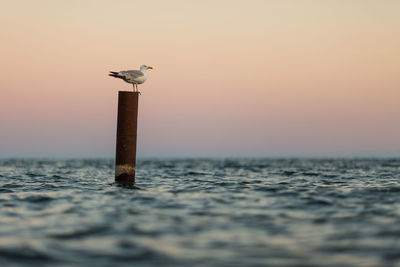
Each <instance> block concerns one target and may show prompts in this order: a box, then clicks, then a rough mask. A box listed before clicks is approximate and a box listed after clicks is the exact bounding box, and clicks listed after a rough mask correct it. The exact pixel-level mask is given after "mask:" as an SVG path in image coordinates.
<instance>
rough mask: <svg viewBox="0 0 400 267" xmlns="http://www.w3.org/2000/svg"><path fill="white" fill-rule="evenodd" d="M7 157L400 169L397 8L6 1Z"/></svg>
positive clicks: (3, 124)
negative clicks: (135, 92)
mask: <svg viewBox="0 0 400 267" xmlns="http://www.w3.org/2000/svg"><path fill="white" fill-rule="evenodd" d="M0 6H1V8H0V36H1V49H0V60H1V63H0V129H1V130H0V157H3V158H7V157H113V156H114V152H115V128H116V110H117V106H116V104H117V92H118V90H130V89H131V88H132V87H131V86H130V85H129V84H125V83H123V82H121V81H119V80H116V79H113V78H111V77H108V76H107V72H108V71H109V70H124V69H137V68H138V67H139V65H141V64H147V65H150V66H153V67H154V70H153V71H152V72H151V73H150V78H149V80H148V81H147V82H146V83H145V84H143V85H141V86H140V90H141V91H142V95H141V98H140V107H139V108H140V110H139V133H138V134H139V135H138V157H139V158H140V157H164V156H172V157H181V156H194V157H197V156H211V157H240V156H257V157H260V156H261V157H262V156H265V157H271V156H278V157H285V156H307V157H310V156H316V157H341V156H400V16H399V14H400V1H396V0H393V1H391V0H376V1H368V0H358V1H355V0H346V1H336V0H335V1H329V0H324V1H322V0H321V1H306V0H304V1H299V0H293V1H285V0H276V1H231V0H230V1H215V0H214V1H188V0H182V1H143V0H142V1H100V0H96V1H82V0H79V1H78V0H77V1H73V0H72V1H70V0H68V1H67V0H65V1H56V0H49V1H39V0H38V1H18V0H13V1H0Z"/></svg>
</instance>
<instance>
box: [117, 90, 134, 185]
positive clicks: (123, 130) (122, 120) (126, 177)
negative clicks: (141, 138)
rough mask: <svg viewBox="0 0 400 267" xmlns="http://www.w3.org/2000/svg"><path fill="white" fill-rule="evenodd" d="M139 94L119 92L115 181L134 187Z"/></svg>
mask: <svg viewBox="0 0 400 267" xmlns="http://www.w3.org/2000/svg"><path fill="white" fill-rule="evenodd" d="M138 104H139V92H127V91H119V92H118V118H117V144H116V154H115V181H117V182H120V183H123V184H127V185H133V184H134V183H135V169H136V140H137V116H138Z"/></svg>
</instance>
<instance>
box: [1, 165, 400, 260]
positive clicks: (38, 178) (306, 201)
mask: <svg viewBox="0 0 400 267" xmlns="http://www.w3.org/2000/svg"><path fill="white" fill-rule="evenodd" d="M399 180H400V159H296V158H293V159H271V158H267V159H142V160H138V162H137V170H136V183H135V186H134V187H127V186H123V185H119V184H117V183H115V182H114V161H113V160H112V159H85V160H81V159H79V160H76V159H72V160H44V159H4V160H0V266H219V267H221V266H318V267H319V266H330V267H333V266H390V267H391V266H400V183H399Z"/></svg>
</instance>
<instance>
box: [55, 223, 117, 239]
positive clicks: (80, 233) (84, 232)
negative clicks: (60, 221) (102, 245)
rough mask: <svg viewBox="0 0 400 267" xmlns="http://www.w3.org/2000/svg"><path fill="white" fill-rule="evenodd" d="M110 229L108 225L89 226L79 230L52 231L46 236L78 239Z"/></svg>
mask: <svg viewBox="0 0 400 267" xmlns="http://www.w3.org/2000/svg"><path fill="white" fill-rule="evenodd" d="M109 230H110V226H108V225H106V226H93V227H91V228H86V229H79V230H74V231H71V232H64V233H53V234H47V236H48V237H50V238H54V239H80V238H85V237H89V236H93V235H98V234H102V233H105V232H107V231H109Z"/></svg>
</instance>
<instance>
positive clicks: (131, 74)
mask: <svg viewBox="0 0 400 267" xmlns="http://www.w3.org/2000/svg"><path fill="white" fill-rule="evenodd" d="M120 74H121V75H123V76H125V78H126V79H132V80H133V79H136V78H139V77H141V76H143V75H144V74H143V72H141V71H139V70H126V71H121V72H120Z"/></svg>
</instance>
